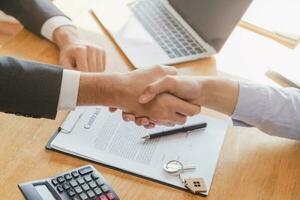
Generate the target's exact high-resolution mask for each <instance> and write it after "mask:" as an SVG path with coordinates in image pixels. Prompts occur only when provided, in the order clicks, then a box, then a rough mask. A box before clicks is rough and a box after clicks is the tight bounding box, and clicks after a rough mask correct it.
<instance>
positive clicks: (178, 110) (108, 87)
mask: <svg viewBox="0 0 300 200" xmlns="http://www.w3.org/2000/svg"><path fill="white" fill-rule="evenodd" d="M176 73H177V72H176V69H175V68H174V67H164V68H163V67H154V68H152V69H143V70H136V71H133V72H129V73H126V74H110V75H109V74H102V75H101V74H99V78H101V79H102V80H100V79H98V80H97V78H95V77H90V78H89V77H85V76H86V75H85V74H82V78H81V86H80V88H79V97H78V99H79V103H78V104H79V105H80V104H81V105H82V104H89V105H93V104H98V105H99V104H100V105H104V106H110V107H113V108H118V109H121V110H123V111H124V112H128V113H132V114H133V115H134V116H136V117H146V118H149V119H150V120H151V121H153V122H155V123H156V124H162V125H168V126H172V125H175V124H183V123H185V121H186V119H187V116H193V115H196V114H198V113H199V112H200V108H199V106H195V105H193V104H190V103H187V102H185V101H183V100H182V99H180V98H178V97H175V96H173V95H171V94H158V95H157V96H156V98H155V99H153V100H151V101H150V102H148V103H144V104H141V103H139V102H138V98H139V96H140V95H141V94H142V92H143V91H144V90H145V89H146V87H147V86H148V85H149V84H151V83H153V82H155V81H157V80H159V79H162V78H163V77H165V76H167V75H176ZM87 76H91V75H87ZM85 79H86V80H85ZM89 81H90V83H89ZM97 85H98V86H97ZM89 87H92V89H91V88H90V89H89ZM86 91H91V92H89V93H87V92H86ZM87 97H92V98H93V99H94V100H93V99H87ZM84 100H88V101H84ZM99 100H100V102H99Z"/></svg>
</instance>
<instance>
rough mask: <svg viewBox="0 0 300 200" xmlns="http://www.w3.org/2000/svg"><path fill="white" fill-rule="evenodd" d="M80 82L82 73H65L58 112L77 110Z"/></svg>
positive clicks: (67, 71) (70, 71)
mask: <svg viewBox="0 0 300 200" xmlns="http://www.w3.org/2000/svg"><path fill="white" fill-rule="evenodd" d="M79 82H80V72H78V71H73V70H67V69H65V70H64V71H63V75H62V82H61V88H60V95H59V100H58V110H74V109H75V108H76V105H77V97H78V90H79Z"/></svg>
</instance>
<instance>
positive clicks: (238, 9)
mask: <svg viewBox="0 0 300 200" xmlns="http://www.w3.org/2000/svg"><path fill="white" fill-rule="evenodd" d="M251 2H252V0H169V3H170V4H171V5H172V7H173V8H174V9H175V10H176V11H177V12H178V13H179V14H180V15H181V16H182V17H183V18H184V19H185V21H186V22H187V23H188V24H189V25H190V26H191V27H193V29H194V30H195V31H196V32H197V33H198V34H199V35H200V36H201V37H202V38H203V39H204V40H205V41H206V42H207V43H208V44H210V45H211V46H212V47H214V48H215V49H216V50H217V51H219V50H220V49H221V48H222V46H223V45H224V43H225V41H226V40H227V38H228V37H229V35H230V34H231V32H232V31H233V29H234V28H235V26H236V25H237V23H238V22H239V20H240V19H241V18H242V16H243V14H244V13H245V12H246V10H247V8H248V7H249V5H250V3H251Z"/></svg>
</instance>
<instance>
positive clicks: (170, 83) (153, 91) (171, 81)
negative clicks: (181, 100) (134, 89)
mask: <svg viewBox="0 0 300 200" xmlns="http://www.w3.org/2000/svg"><path fill="white" fill-rule="evenodd" d="M175 90H176V79H175V78H174V77H171V76H167V77H165V78H163V79H160V80H158V81H156V82H154V83H152V84H150V85H148V86H147V87H146V89H145V91H144V92H143V94H142V95H141V96H140V98H139V103H141V104H145V103H148V102H150V101H151V100H152V99H154V98H155V97H156V96H157V95H159V94H161V93H165V92H169V93H174V91H175Z"/></svg>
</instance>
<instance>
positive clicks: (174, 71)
mask: <svg viewBox="0 0 300 200" xmlns="http://www.w3.org/2000/svg"><path fill="white" fill-rule="evenodd" d="M162 67H164V69H165V71H166V73H167V74H168V75H171V76H175V75H177V69H176V67H173V66H162Z"/></svg>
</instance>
